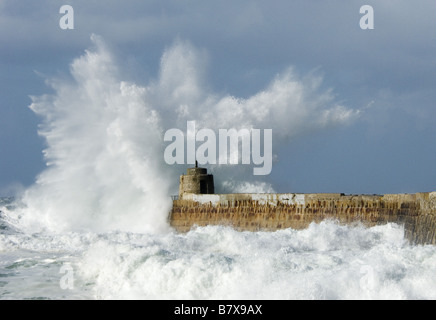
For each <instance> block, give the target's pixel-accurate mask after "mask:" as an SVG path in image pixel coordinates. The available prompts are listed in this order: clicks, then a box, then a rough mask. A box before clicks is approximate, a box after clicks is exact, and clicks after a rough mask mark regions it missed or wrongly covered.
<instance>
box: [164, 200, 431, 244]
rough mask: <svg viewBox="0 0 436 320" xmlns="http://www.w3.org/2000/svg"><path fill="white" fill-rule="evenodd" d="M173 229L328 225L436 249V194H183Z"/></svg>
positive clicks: (172, 216) (171, 218)
mask: <svg viewBox="0 0 436 320" xmlns="http://www.w3.org/2000/svg"><path fill="white" fill-rule="evenodd" d="M168 219H169V223H170V225H171V226H172V227H173V228H174V229H175V230H177V231H179V232H187V231H189V230H190V229H191V228H193V227H195V226H206V225H227V226H232V227H234V228H235V229H237V230H241V231H259V230H266V231H274V230H278V229H284V228H294V229H303V228H307V227H308V226H309V224H310V223H312V222H316V223H317V222H321V221H323V220H326V219H331V220H335V221H338V222H339V223H343V224H353V223H362V224H364V225H365V226H368V227H370V226H375V225H378V224H384V223H388V222H395V223H399V224H402V225H404V230H405V237H406V238H407V239H409V240H410V241H411V242H412V243H415V244H433V245H435V244H436V232H435V231H436V192H430V193H416V194H388V195H344V194H340V193H318V194H296V193H284V194H244V193H240V194H193V193H191V194H189V193H188V194H184V196H183V199H181V200H174V201H173V207H172V210H171V212H170V213H169V217H168Z"/></svg>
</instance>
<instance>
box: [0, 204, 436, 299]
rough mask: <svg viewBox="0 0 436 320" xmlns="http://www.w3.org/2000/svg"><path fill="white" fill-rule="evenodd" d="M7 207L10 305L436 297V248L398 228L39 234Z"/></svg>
mask: <svg viewBox="0 0 436 320" xmlns="http://www.w3.org/2000/svg"><path fill="white" fill-rule="evenodd" d="M0 201H1V202H0V210H1V214H0V299H2V300H6V299H14V300H16V299H19V300H21V299H37V300H38V299H55V300H59V299H68V300H73V299H74V300H76V299H79V300H82V299H87V300H88V299H92V300H94V299H103V300H111V299H117V300H118V299H164V300H168V299H182V300H185V299H189V300H198V299H199V300H204V299H218V300H221V299H225V300H233V299H237V300H240V299H242V300H247V299H248V300H251V299H255V300H258V299H262V300H355V299H359V300H361V299H370V300H377V299H395V300H397V299H398V300H411V299H420V300H421V299H424V300H433V299H435V298H436V247H435V246H432V245H413V244H410V243H409V242H408V241H407V240H406V239H405V238H404V230H403V227H402V226H400V225H397V224H392V223H391V224H386V225H380V226H375V227H372V228H366V227H364V226H359V225H354V226H344V225H340V224H338V223H336V222H334V221H325V222H321V223H318V224H316V223H312V224H311V225H310V226H309V227H308V228H307V229H304V230H293V229H285V230H279V231H275V232H240V231H236V230H234V229H232V228H230V227H222V226H207V227H198V228H194V229H193V230H191V231H190V232H187V233H183V234H181V233H177V232H175V231H173V230H171V229H168V230H167V231H166V232H160V233H148V232H142V233H140V232H126V231H116V230H113V231H107V232H92V231H68V232H55V231H38V232H31V231H29V230H28V229H27V228H24V227H22V226H21V225H20V219H21V217H20V214H21V213H22V208H20V206H22V204H20V203H17V201H16V200H15V199H13V198H1V200H0Z"/></svg>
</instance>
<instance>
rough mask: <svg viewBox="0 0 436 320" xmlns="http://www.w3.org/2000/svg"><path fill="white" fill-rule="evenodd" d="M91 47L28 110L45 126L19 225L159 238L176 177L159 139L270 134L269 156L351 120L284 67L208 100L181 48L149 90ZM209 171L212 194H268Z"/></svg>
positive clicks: (240, 170) (227, 168) (231, 173)
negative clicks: (172, 131)
mask: <svg viewBox="0 0 436 320" xmlns="http://www.w3.org/2000/svg"><path fill="white" fill-rule="evenodd" d="M91 39H92V41H93V43H94V45H95V49H94V50H87V51H86V52H85V54H84V55H83V56H81V57H79V58H77V59H76V60H74V61H73V63H72V64H71V75H72V81H66V80H48V83H49V85H50V86H51V87H52V88H53V89H54V91H55V93H54V94H52V95H43V96H39V97H32V100H33V103H32V104H31V106H30V108H31V109H32V110H33V111H34V112H35V113H36V114H37V115H39V116H41V118H42V119H43V122H42V124H41V126H40V130H39V134H40V135H41V136H42V137H43V138H44V139H45V140H46V142H47V148H46V149H45V150H44V155H45V159H46V163H47V169H46V170H45V171H43V172H42V173H41V174H40V175H39V176H38V178H37V181H36V183H35V184H34V186H32V187H31V188H29V189H28V190H27V191H26V192H25V194H24V196H23V201H24V202H25V204H26V205H27V208H26V209H25V210H26V212H25V213H24V214H23V218H22V220H23V221H24V222H25V224H26V225H29V226H35V225H39V226H42V227H44V228H48V229H50V230H65V229H67V230H68V229H76V228H79V229H81V228H89V229H92V230H108V229H119V230H128V231H141V232H143V231H146V232H156V231H165V230H167V228H168V225H167V223H166V218H167V214H168V211H169V210H170V207H171V200H170V197H169V195H170V193H171V192H173V191H174V190H176V188H177V182H178V179H177V178H175V177H177V175H176V172H180V170H179V169H180V168H177V166H168V165H166V164H165V162H164V159H163V154H164V149H165V144H164V141H163V136H164V131H165V130H167V129H169V128H179V129H184V128H186V123H187V121H192V120H195V121H196V123H197V125H198V128H197V129H200V128H209V129H212V130H218V129H222V128H223V129H231V128H234V129H237V130H240V129H243V128H246V129H249V130H250V129H252V128H260V129H273V138H272V139H273V152H274V150H277V149H279V148H281V147H282V146H283V145H284V144H286V143H287V142H288V141H289V139H292V138H295V137H296V136H298V135H300V134H302V133H304V132H307V131H314V130H320V129H322V128H326V127H328V126H333V125H343V124H345V123H349V122H350V121H351V120H352V119H354V118H355V117H356V116H357V115H358V113H359V111H354V110H352V109H349V108H346V107H344V106H341V105H339V104H337V103H335V101H334V100H335V99H334V96H333V94H332V92H331V91H330V90H328V91H326V92H321V90H320V86H321V82H322V78H321V77H319V76H316V75H314V74H310V75H308V76H306V77H304V78H302V79H299V78H298V77H297V76H296V75H295V72H294V70H293V69H292V68H289V69H287V70H285V71H284V72H283V74H281V75H278V76H277V77H276V78H275V79H274V80H273V81H272V82H271V84H270V85H269V86H268V87H267V88H266V89H264V90H262V91H260V92H258V93H256V94H254V95H253V96H251V97H249V98H245V99H242V98H237V97H234V96H230V95H219V94H215V93H213V92H210V90H209V89H208V88H206V87H205V86H204V83H205V82H206V81H205V80H206V79H205V78H204V70H205V55H204V53H202V52H201V51H199V50H197V49H196V48H194V47H193V46H192V45H191V44H190V43H188V42H183V41H180V40H177V41H176V42H175V43H174V44H173V45H172V46H171V47H169V48H167V49H166V50H165V52H164V54H163V56H162V59H161V64H160V72H159V76H158V78H157V80H156V81H151V82H150V83H149V84H148V85H146V86H139V85H137V84H133V83H128V82H125V81H121V80H119V78H120V77H119V75H118V71H117V66H116V62H115V59H114V58H113V57H112V55H111V53H110V52H109V50H108V49H107V48H106V46H105V44H104V43H103V41H102V39H101V38H100V37H98V36H95V35H93V36H92V37H91ZM211 170H212V172H213V173H215V174H216V175H217V176H219V177H220V178H221V180H222V185H220V186H218V188H217V189H218V190H219V191H226V192H232V191H237V192H244V191H245V192H262V191H264V192H273V191H274V189H273V187H272V185H271V184H269V183H266V182H264V181H256V179H259V178H258V177H253V176H252V175H251V168H249V167H248V166H246V165H245V166H235V165H212V166H211ZM220 189H221V190H220Z"/></svg>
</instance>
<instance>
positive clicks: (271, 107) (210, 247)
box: [0, 36, 436, 299]
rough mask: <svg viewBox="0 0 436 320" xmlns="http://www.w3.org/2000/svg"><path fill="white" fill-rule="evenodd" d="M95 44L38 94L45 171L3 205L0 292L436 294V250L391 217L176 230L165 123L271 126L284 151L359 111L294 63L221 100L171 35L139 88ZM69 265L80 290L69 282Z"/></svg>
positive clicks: (235, 176)
mask: <svg viewBox="0 0 436 320" xmlns="http://www.w3.org/2000/svg"><path fill="white" fill-rule="evenodd" d="M93 41H94V43H95V46H96V48H95V49H93V50H89V51H86V53H85V54H84V55H83V56H81V57H79V58H78V59H76V60H75V61H74V62H73V63H72V64H71V75H72V79H70V80H65V79H49V80H48V83H49V84H50V85H51V87H52V88H53V89H54V94H52V95H44V96H40V97H33V98H32V99H33V103H32V105H31V108H32V110H33V111H34V112H35V113H36V114H38V115H39V116H40V117H41V118H42V125H41V127H40V134H41V136H42V137H43V138H44V139H45V140H46V142H47V148H46V150H45V151H44V154H45V158H46V161H47V166H48V167H47V169H46V170H45V171H43V172H42V173H41V174H40V175H39V176H38V178H37V182H36V184H35V185H34V186H32V187H31V188H29V189H28V190H26V192H25V194H24V196H23V198H22V199H20V200H21V202H22V203H20V204H17V205H16V206H10V205H7V206H6V205H3V204H2V207H1V208H0V210H1V211H2V212H3V213H2V214H1V216H0V226H1V230H0V299H8V298H16V299H17V298H18V299H23V298H33V299H34V298H41V299H45V298H48V299H50V298H52V299H53V298H54V299H62V298H78V299H80V298H85V299H86V298H96V299H113V298H122V299H124V298H148V299H171V298H177V299H213V298H215V299H354V298H358V299H366V298H368V299H379V298H383V299H385V298H398V299H421V298H423V299H435V298H436V291H435V288H436V282H435V281H436V278H435V277H434V275H435V274H436V272H435V271H436V249H435V247H434V246H410V245H408V244H407V242H406V241H405V240H404V239H403V230H402V228H401V227H399V226H397V225H395V224H388V225H385V226H379V227H374V228H369V229H365V228H363V227H351V226H339V225H337V224H334V223H333V222H323V223H321V224H312V225H311V226H310V227H309V228H308V229H306V230H300V231H296V230H292V229H287V230H281V231H277V232H237V231H235V230H233V229H230V228H224V227H216V226H215V227H213V226H209V227H204V228H198V229H196V230H193V231H191V232H188V233H186V234H176V233H174V232H172V231H171V230H170V228H169V226H168V224H167V222H166V218H167V213H168V210H169V209H170V206H171V201H170V198H169V195H170V194H171V193H173V192H174V191H175V190H176V188H177V174H176V171H177V169H176V168H174V167H171V168H168V166H166V165H165V163H164V159H163V150H164V145H163V132H164V130H165V129H167V128H171V127H180V128H181V129H183V128H184V125H185V124H186V121H187V120H196V121H197V123H198V124H199V125H201V126H203V127H208V128H211V129H217V128H232V127H234V128H236V129H240V128H242V127H246V128H252V127H257V128H274V129H275V130H274V132H275V133H274V134H275V136H273V139H274V146H275V147H276V148H279V147H280V145H281V144H282V143H284V142H285V141H286V139H288V138H292V137H295V136H297V135H299V134H302V133H304V132H306V131H308V130H319V129H322V128H325V127H326V126H330V125H338V124H339V125H341V124H344V123H347V122H349V120H351V119H353V118H354V117H355V116H356V115H357V113H358V112H355V111H353V110H351V109H348V108H346V107H343V106H340V105H338V104H337V103H335V101H334V99H333V97H334V96H333V94H332V93H331V91H326V92H322V91H321V90H320V87H321V86H320V82H321V79H320V77H316V76H313V75H309V76H307V77H305V78H302V79H299V78H298V77H297V76H296V75H295V72H294V71H293V70H292V69H287V70H285V71H284V72H283V74H282V75H279V76H277V78H276V79H274V80H273V81H272V83H271V84H270V85H269V86H268V87H267V88H266V89H265V90H263V91H261V92H258V93H256V94H254V95H253V96H252V97H249V98H247V99H242V98H237V97H233V96H227V95H224V96H222V95H221V96H220V95H217V94H215V93H213V92H212V93H211V92H209V91H207V90H206V89H205V86H204V81H203V80H204V79H203V78H202V73H203V69H202V64H201V63H200V64H198V61H199V60H201V59H198V57H200V56H201V54H199V52H198V50H196V49H195V48H193V47H192V46H191V45H189V44H187V43H183V42H177V43H175V45H174V46H172V47H170V48H169V49H168V50H166V51H165V53H164V55H163V57H162V60H161V71H160V74H159V77H158V79H157V80H155V81H151V82H150V83H149V84H148V85H144V86H141V85H138V84H133V83H129V82H125V81H123V80H121V79H120V76H119V74H118V71H117V67H116V66H117V63H116V59H114V57H113V56H112V55H111V54H110V52H109V51H108V50H107V49H106V47H105V45H104V43H103V42H102V41H101V40H100V39H99V38H98V37H95V36H94V37H93ZM197 116H198V118H197ZM213 170H215V171H214V173H216V174H217V175H219V176H220V177H222V178H221V179H222V181H225V180H226V179H227V180H229V182H228V183H227V184H226V183H224V185H226V186H227V187H229V188H230V189H233V190H239V189H240V188H242V189H243V190H240V191H243V192H248V191H247V189H248V188H254V189H255V187H256V188H258V189H255V190H251V191H253V192H261V191H260V189H262V190H263V191H265V190H273V189H272V186H271V185H269V184H268V183H263V184H262V183H259V182H255V181H253V180H252V179H251V180H250V179H247V180H250V181H247V182H245V180H244V179H242V180H241V179H240V178H241V177H243V178H246V176H245V174H246V172H250V171H251V170H250V171H249V170H245V169H244V168H240V167H237V168H236V167H234V166H227V167H215V168H213ZM221 174H222V175H221ZM229 178H232V179H229ZM234 181H238V183H237V184H235V183H234ZM239 181H240V182H239ZM238 188H239V189H238ZM259 188H260V189H259ZM228 191H231V190H228ZM65 264H67V265H68V266H71V268H72V271H73V277H74V286H73V288H67V289H65V288H62V286H61V279H62V277H63V276H64V275H66V274H62V273H61V271H62V266H64V265H65Z"/></svg>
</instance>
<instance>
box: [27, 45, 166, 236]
mask: <svg viewBox="0 0 436 320" xmlns="http://www.w3.org/2000/svg"><path fill="white" fill-rule="evenodd" d="M93 40H94V42H95V44H96V51H86V53H85V54H84V55H83V56H81V57H80V58H78V59H76V60H74V62H73V63H72V64H71V74H72V77H73V80H72V81H67V80H57V81H54V80H51V81H50V82H49V83H50V84H51V86H52V87H53V89H54V90H55V94H54V95H51V96H48V95H44V96H42V97H32V100H33V103H32V105H31V106H30V108H31V109H32V110H33V111H34V112H35V113H36V114H37V115H39V116H40V117H41V118H42V119H43V123H42V125H41V127H40V130H39V134H40V135H41V136H42V137H43V138H45V140H46V142H47V148H46V149H45V150H44V155H45V159H46V162H47V169H46V170H45V171H43V172H42V173H41V174H40V175H39V176H38V178H37V182H36V184H35V185H34V186H32V187H31V188H29V190H27V191H26V192H25V195H24V197H23V201H24V203H26V205H27V209H26V211H27V212H26V214H25V215H23V221H25V220H28V221H26V222H25V223H26V224H27V226H29V227H30V226H31V225H32V226H33V227H35V226H36V225H40V226H41V227H42V228H47V229H48V230H52V231H53V230H57V231H59V230H69V229H90V230H111V229H120V230H134V231H148V232H151V231H157V230H163V229H165V228H166V227H167V226H166V213H167V212H168V210H169V208H170V205H171V203H170V199H169V191H168V188H169V185H170V184H169V176H168V174H167V171H165V170H164V169H163V164H162V161H161V156H160V155H161V154H163V151H162V150H163V149H162V148H163V145H162V139H161V135H162V133H161V132H162V129H161V127H160V122H161V120H160V118H159V115H158V113H157V112H156V111H155V110H154V109H153V108H152V107H151V106H150V105H148V104H147V102H146V100H147V99H146V90H145V89H144V88H142V87H139V86H137V85H135V84H130V83H126V82H123V81H120V80H118V76H117V70H116V67H115V62H114V58H113V57H112V56H111V55H110V53H109V52H108V51H107V49H106V48H105V46H104V44H103V43H102V42H101V41H100V40H99V39H98V37H93Z"/></svg>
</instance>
